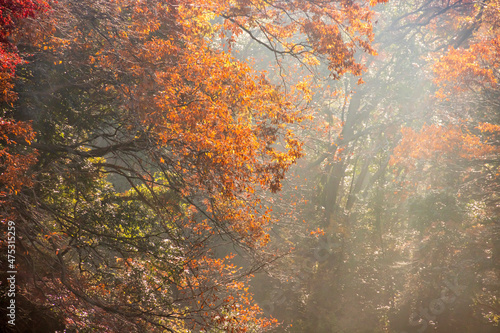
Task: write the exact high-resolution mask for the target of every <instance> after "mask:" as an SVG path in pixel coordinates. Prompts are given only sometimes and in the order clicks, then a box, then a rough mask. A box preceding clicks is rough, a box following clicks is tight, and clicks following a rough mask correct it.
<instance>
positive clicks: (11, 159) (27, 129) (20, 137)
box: [0, 117, 36, 203]
mask: <svg viewBox="0 0 500 333" xmlns="http://www.w3.org/2000/svg"><path fill="white" fill-rule="evenodd" d="M34 136H35V134H34V132H33V131H32V129H31V125H30V124H28V123H25V122H21V121H18V122H15V121H12V120H6V119H3V118H1V117H0V171H1V173H0V186H1V187H0V203H4V201H3V200H4V199H5V198H6V197H7V196H9V195H12V194H17V193H18V192H19V191H20V190H21V189H22V188H23V187H24V186H31V185H32V184H33V183H32V179H31V177H30V176H29V173H28V170H29V168H30V167H31V166H32V165H33V164H34V163H35V162H36V153H33V152H31V153H30V152H27V151H26V149H25V148H24V147H25V145H29V144H30V143H31V141H32V140H33V139H34Z"/></svg>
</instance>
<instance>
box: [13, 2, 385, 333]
mask: <svg viewBox="0 0 500 333" xmlns="http://www.w3.org/2000/svg"><path fill="white" fill-rule="evenodd" d="M382 2H385V1H326V2H325V1H315V0H314V1H306V2H304V1H227V2H226V1H222V2H221V1H208V0H207V1H188V0H180V1H175V0H169V1H131V0H126V1H117V0H108V1H71V0H64V1H57V2H55V1H54V2H49V4H50V10H47V11H45V12H44V13H43V14H42V15H41V16H40V17H39V18H37V19H36V20H31V21H30V20H28V23H27V24H26V25H25V26H23V29H22V30H18V31H16V34H15V37H16V41H18V47H19V48H21V46H22V51H23V52H26V53H29V54H31V56H30V57H29V58H27V60H28V61H29V62H28V63H27V64H24V67H23V68H25V71H23V72H22V74H18V75H22V77H21V80H19V83H18V86H17V87H16V89H17V90H18V94H19V96H20V98H19V100H18V101H17V102H16V104H15V105H14V107H13V109H12V110H11V111H10V112H11V113H12V114H13V115H14V117H15V118H16V119H19V120H33V130H34V131H36V132H37V135H36V137H35V139H33V140H32V135H33V134H32V132H31V131H29V128H28V127H21V128H25V133H26V135H25V136H26V138H27V139H28V140H30V141H31V140H32V141H33V142H32V143H31V145H30V146H31V147H32V148H35V149H36V150H37V151H38V161H37V162H36V164H35V165H34V166H33V167H32V169H31V170H33V171H34V175H33V178H32V180H31V181H32V189H30V190H27V189H24V190H23V191H22V193H20V195H17V196H13V205H14V206H15V207H16V208H17V211H18V215H17V216H16V219H17V220H18V221H19V223H17V222H16V223H17V225H18V227H17V233H18V234H19V236H18V238H17V242H18V243H17V244H18V245H17V246H18V248H20V249H22V250H20V251H19V258H20V259H19V265H22V268H23V269H22V270H21V269H20V271H23V272H24V273H23V275H22V276H19V279H18V283H19V285H20V286H22V287H20V288H19V297H20V299H22V302H21V303H22V304H23V307H24V309H26V312H29V311H35V310H37V311H41V312H42V313H44V314H45V315H46V316H47V317H49V318H53V322H56V323H57V325H59V326H62V327H64V328H65V329H76V330H83V329H89V330H90V329H94V330H106V331H124V330H126V331H154V330H159V331H161V330H167V331H173V332H183V331H188V330H190V329H191V330H193V329H199V330H205V331H208V330H210V329H213V330H223V331H226V332H244V331H249V330H255V331H263V330H266V329H269V328H270V327H271V326H273V325H275V324H276V321H275V320H273V319H269V318H265V317H262V310H261V309H260V308H259V307H258V306H256V305H255V303H254V301H252V298H251V295H250V293H249V291H248V289H247V287H246V286H245V284H244V283H243V282H244V279H245V278H247V277H249V276H250V275H251V274H252V272H254V271H256V270H258V269H259V268H262V267H263V265H265V263H266V262H268V261H269V260H271V258H272V256H271V255H270V254H268V253H266V251H265V250H264V249H265V248H264V246H265V245H266V244H267V242H268V241H269V236H268V233H267V231H268V228H269V225H270V224H271V223H272V222H273V216H272V215H271V209H270V207H266V204H265V202H263V201H262V200H261V195H262V193H263V192H264V191H270V192H276V191H279V190H280V189H281V187H282V181H283V179H284V178H285V173H286V172H287V170H288V169H289V168H290V166H291V165H292V164H294V163H295V162H296V160H297V159H298V158H299V157H301V156H302V143H301V142H300V141H299V140H298V139H297V138H296V137H295V135H294V132H293V131H292V130H291V125H292V124H300V123H301V122H302V121H303V120H304V119H305V118H306V114H305V113H304V109H307V107H304V105H307V103H304V101H307V100H308V99H310V96H309V94H310V92H309V90H308V89H307V84H305V83H304V82H298V83H297V82H294V81H293V80H291V81H287V80H285V82H281V83H280V82H274V81H273V80H272V79H271V78H270V77H269V76H270V75H269V73H268V72H265V71H256V70H255V69H253V68H252V66H251V65H250V61H246V60H238V58H237V57H236V55H235V54H233V53H231V52H229V51H230V50H233V49H235V48H236V47H237V46H238V43H239V42H240V41H241V40H242V39H244V38H247V39H249V40H252V41H253V42H254V43H256V44H257V45H259V47H261V48H263V49H266V50H267V51H269V52H271V53H272V54H273V55H274V56H275V59H276V61H277V66H278V67H279V68H281V70H282V71H285V70H286V68H285V62H284V61H285V60H284V59H293V61H294V62H295V63H296V64H299V65H302V66H303V67H304V68H308V69H309V70H312V69H313V68H314V67H315V66H317V65H318V64H319V63H320V62H324V63H325V66H326V67H327V68H328V74H327V75H329V76H331V78H332V79H338V78H339V77H340V76H342V75H344V74H346V73H352V74H354V75H360V74H361V72H362V70H363V66H362V65H361V64H360V63H359V62H358V61H357V60H356V57H355V51H356V49H361V50H362V51H364V52H367V53H372V54H373V53H374V50H373V49H372V47H371V46H370V43H371V41H372V39H373V33H372V27H371V19H372V16H371V15H372V14H371V13H372V12H371V10H370V5H375V4H377V3H382ZM40 4H41V3H40ZM27 16H30V15H27ZM220 43H226V44H227V47H226V51H225V50H224V49H221V48H220V47H219V45H220ZM291 74H293V73H291ZM291 74H290V76H292V75H291ZM30 149H31V148H30ZM34 162H35V160H34V159H33V158H31V159H29V160H26V162H24V165H25V166H26V167H27V166H28V164H32V163H34ZM5 176H7V174H5ZM228 243H230V244H236V245H235V246H237V247H238V248H240V249H244V250H245V251H246V252H247V253H249V255H251V256H253V258H254V262H253V263H252V265H250V267H249V268H247V269H240V268H238V267H236V266H235V265H234V263H232V262H231V261H232V255H231V254H229V255H220V254H218V253H216V252H217V251H216V249H218V248H221V247H224V246H226V245H227V244H228Z"/></svg>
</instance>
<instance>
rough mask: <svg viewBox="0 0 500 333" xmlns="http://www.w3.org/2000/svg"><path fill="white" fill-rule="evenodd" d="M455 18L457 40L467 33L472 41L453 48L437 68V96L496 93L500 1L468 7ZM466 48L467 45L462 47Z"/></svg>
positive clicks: (451, 47) (437, 62)
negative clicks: (489, 91) (459, 93)
mask: <svg viewBox="0 0 500 333" xmlns="http://www.w3.org/2000/svg"><path fill="white" fill-rule="evenodd" d="M469 8H470V10H469V11H466V12H464V13H462V16H460V17H456V18H455V20H456V22H460V24H459V27H457V29H462V31H460V32H459V34H458V36H457V39H461V38H463V37H462V36H466V34H467V33H468V32H470V33H471V37H470V40H468V41H467V43H465V40H464V42H463V43H462V45H460V47H457V46H455V47H454V46H450V47H449V49H448V52H447V53H446V54H445V55H444V56H443V57H441V58H439V59H438V60H437V61H436V62H435V64H434V74H435V83H436V84H437V85H438V87H439V88H440V89H439V91H438V93H437V96H438V97H440V98H447V97H449V96H450V95H452V94H454V93H457V92H463V91H467V90H472V91H474V92H478V91H479V90H481V89H484V88H486V89H495V88H497V84H498V79H499V77H498V71H499V68H500V14H499V13H500V1H498V0H494V1H487V2H483V3H480V4H479V3H478V4H476V5H474V6H471V7H469ZM463 44H465V45H463Z"/></svg>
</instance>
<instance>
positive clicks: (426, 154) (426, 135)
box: [391, 123, 500, 169]
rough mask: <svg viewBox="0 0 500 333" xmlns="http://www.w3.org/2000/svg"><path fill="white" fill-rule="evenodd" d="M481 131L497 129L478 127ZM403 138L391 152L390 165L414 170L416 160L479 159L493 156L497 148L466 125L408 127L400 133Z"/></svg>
mask: <svg viewBox="0 0 500 333" xmlns="http://www.w3.org/2000/svg"><path fill="white" fill-rule="evenodd" d="M477 129H480V130H481V131H489V132H490V131H495V132H497V133H498V130H499V127H498V126H496V125H491V124H485V123H483V124H481V125H479V126H478V127H477ZM401 132H402V135H403V138H402V140H401V142H400V143H399V145H398V146H397V147H396V148H395V149H394V152H393V155H392V156H391V164H392V165H395V164H398V165H404V166H406V167H409V168H410V169H411V168H414V167H415V162H416V161H418V160H429V161H436V162H441V163H446V162H451V161H457V160H460V159H462V160H481V159H486V158H489V157H494V156H495V154H498V153H499V152H500V148H499V147H497V146H495V145H492V144H488V143H487V142H484V139H483V138H482V137H481V136H479V135H477V134H474V133H472V132H471V131H469V130H467V129H466V128H465V126H455V125H448V126H438V125H426V126H424V127H423V128H422V129H421V130H420V131H415V130H413V129H411V128H403V129H402V130H401Z"/></svg>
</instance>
